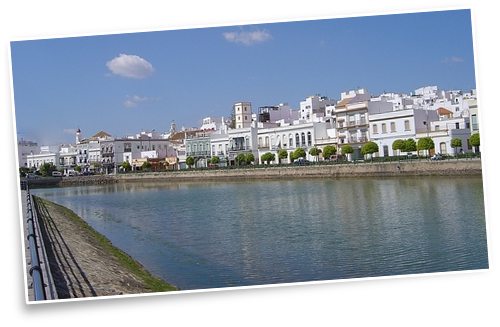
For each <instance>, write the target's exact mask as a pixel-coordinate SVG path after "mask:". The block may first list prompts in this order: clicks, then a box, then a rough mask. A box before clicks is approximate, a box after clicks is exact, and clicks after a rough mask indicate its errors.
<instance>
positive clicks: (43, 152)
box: [26, 145, 61, 170]
mask: <svg viewBox="0 0 500 327" xmlns="http://www.w3.org/2000/svg"><path fill="white" fill-rule="evenodd" d="M60 151H61V146H60V145H45V146H41V147H40V152H39V153H30V154H28V155H27V156H26V160H27V167H28V168H34V169H36V170H38V169H39V168H40V167H41V166H42V165H43V164H45V163H52V164H53V165H54V166H56V167H59V166H60V153H59V152H60Z"/></svg>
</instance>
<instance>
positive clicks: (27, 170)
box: [19, 167, 31, 177]
mask: <svg viewBox="0 0 500 327" xmlns="http://www.w3.org/2000/svg"><path fill="white" fill-rule="evenodd" d="M29 173H31V169H30V168H27V167H20V168H19V177H26V175H28V174H29Z"/></svg>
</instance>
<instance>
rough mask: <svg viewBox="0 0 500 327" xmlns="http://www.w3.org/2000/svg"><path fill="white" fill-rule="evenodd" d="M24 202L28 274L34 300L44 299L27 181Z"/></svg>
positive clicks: (34, 223)
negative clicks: (26, 226) (25, 207)
mask: <svg viewBox="0 0 500 327" xmlns="http://www.w3.org/2000/svg"><path fill="white" fill-rule="evenodd" d="M26 194H27V199H26V204H27V217H28V220H27V223H28V236H27V239H28V241H29V247H30V258H31V268H30V270H29V273H30V276H31V277H32V279H33V292H34V295H35V301H43V300H46V299H47V297H46V294H45V284H44V282H43V274H42V269H41V267H40V264H41V261H40V256H39V254H38V242H37V235H36V234H35V233H36V232H35V225H36V222H35V215H34V213H33V205H32V203H31V195H30V192H29V187H28V183H26Z"/></svg>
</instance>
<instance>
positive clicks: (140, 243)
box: [32, 177, 488, 290]
mask: <svg viewBox="0 0 500 327" xmlns="http://www.w3.org/2000/svg"><path fill="white" fill-rule="evenodd" d="M32 193H33V194H34V195H37V196H40V197H43V198H45V199H47V200H50V201H53V202H56V203H58V204H61V205H63V206H65V207H68V208H70V209H71V210H73V211H74V212H75V213H76V214H77V215H78V216H80V217H81V218H83V219H84V220H85V221H86V222H87V223H88V224H89V225H90V226H92V227H93V228H94V229H95V230H97V231H98V232H100V233H101V234H103V235H105V236H106V237H107V238H108V239H109V240H110V241H111V242H112V243H113V244H114V245H115V246H117V247H119V248H120V249H122V250H123V251H125V252H127V253H128V254H129V255H131V256H132V257H133V258H134V259H136V260H137V261H139V262H140V263H141V264H142V265H144V266H145V268H146V269H147V270H149V271H150V272H151V273H152V274H154V275H157V276H159V277H161V278H162V279H164V280H165V281H166V282H168V283H170V284H173V285H175V286H177V287H179V288H181V289H182V290H188V289H191V290H192V289H209V288H220V287H233V286H248V285H265V284H276V283H293V282H304V281H318V280H335V279H347V278H360V277H375V276H392V275H405V274H418V273H432V272H446V271H460V270H474V269H487V268H488V252H487V242H486V224H485V210H484V196H483V186H482V179H481V178H480V177H448V178H436V177H418V178H417V177H415V178H388V179H382V178H378V179H376V178H371V179H341V180H339V179H332V180H328V179H324V180H319V179H318V180H310V181H305V180H292V181H245V182H199V183H192V182H190V183H187V182H186V183H177V182H176V183H169V182H149V183H118V184H113V185H104V186H102V185H99V186H83V187H82V186H80V187H64V188H52V189H35V190H32Z"/></svg>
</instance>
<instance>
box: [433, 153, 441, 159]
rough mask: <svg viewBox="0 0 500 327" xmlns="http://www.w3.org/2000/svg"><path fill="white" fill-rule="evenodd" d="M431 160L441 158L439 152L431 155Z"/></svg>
mask: <svg viewBox="0 0 500 327" xmlns="http://www.w3.org/2000/svg"><path fill="white" fill-rule="evenodd" d="M431 160H443V156H442V155H440V154H439V153H436V154H434V155H433V156H432V157H431Z"/></svg>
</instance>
